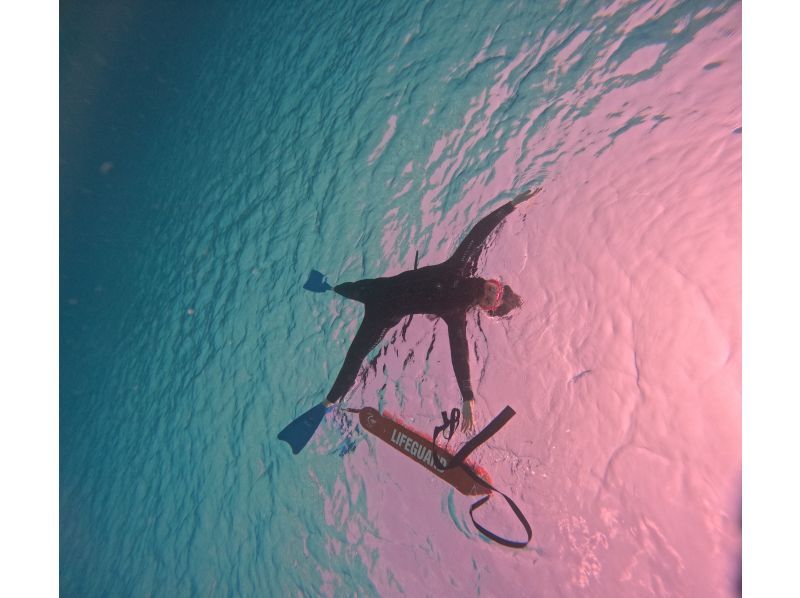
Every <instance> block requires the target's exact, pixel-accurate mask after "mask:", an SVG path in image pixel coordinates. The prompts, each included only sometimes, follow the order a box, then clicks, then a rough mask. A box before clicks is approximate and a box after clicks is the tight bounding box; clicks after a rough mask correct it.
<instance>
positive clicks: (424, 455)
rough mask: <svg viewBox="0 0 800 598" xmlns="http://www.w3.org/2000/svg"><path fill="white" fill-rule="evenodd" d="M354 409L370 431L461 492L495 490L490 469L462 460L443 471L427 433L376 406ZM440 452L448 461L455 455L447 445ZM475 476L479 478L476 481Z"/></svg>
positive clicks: (469, 494)
mask: <svg viewBox="0 0 800 598" xmlns="http://www.w3.org/2000/svg"><path fill="white" fill-rule="evenodd" d="M350 411H353V412H357V413H358V419H359V421H360V422H361V425H362V426H363V428H364V429H365V430H366V431H367V432H369V433H370V434H373V435H374V436H377V437H378V438H380V439H381V440H383V441H384V442H385V443H386V444H388V445H389V446H391V447H393V448H395V449H396V450H398V451H400V452H401V453H403V454H404V455H405V456H406V457H408V458H410V459H412V460H414V461H416V462H417V463H419V464H420V465H422V466H423V467H424V468H425V469H427V470H428V471H430V472H431V473H432V474H434V475H435V476H436V477H438V478H440V479H442V480H444V481H445V482H447V483H448V484H450V485H451V486H453V488H455V489H456V490H458V491H459V492H460V493H461V494H464V495H466V496H479V495H482V494H486V495H488V494H491V493H492V490H491V478H490V477H489V474H488V473H487V472H486V470H484V469H483V468H482V467H480V466H479V465H476V464H473V463H462V464H461V466H460V467H455V468H453V469H445V470H439V469H437V468H436V466H435V465H434V462H433V441H432V440H431V439H430V438H428V437H426V436H425V435H424V434H421V433H420V432H417V431H416V430H412V429H410V428H408V427H407V426H406V425H404V424H402V423H400V422H399V421H395V420H394V419H392V418H391V417H387V416H386V415H382V414H381V413H380V412H379V411H378V410H377V409H373V408H372V407H364V408H363V409H352V410H350ZM437 454H438V455H439V458H440V459H441V460H442V461H445V462H447V463H449V462H450V459H452V458H453V455H452V453H450V452H448V451H447V450H446V449H443V448H438V449H437ZM465 469H469V470H470V471H471V472H472V474H473V476H474V477H473V476H470V475H469V473H468V472H467V471H465ZM475 478H478V479H477V480H476V479H475ZM480 480H484V481H485V484H486V485H483V484H482V483H481V482H480Z"/></svg>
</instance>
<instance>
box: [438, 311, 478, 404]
mask: <svg viewBox="0 0 800 598" xmlns="http://www.w3.org/2000/svg"><path fill="white" fill-rule="evenodd" d="M444 321H445V322H446V323H447V334H448V336H449V338H450V358H451V359H452V361H453V371H454V372H455V375H456V382H458V388H459V390H460V391H461V397H462V398H463V399H464V400H465V401H472V400H474V399H475V395H474V394H473V392H472V384H471V383H470V381H469V345H468V344H467V314H466V312H461V313H459V314H457V315H453V316H448V317H445V318H444Z"/></svg>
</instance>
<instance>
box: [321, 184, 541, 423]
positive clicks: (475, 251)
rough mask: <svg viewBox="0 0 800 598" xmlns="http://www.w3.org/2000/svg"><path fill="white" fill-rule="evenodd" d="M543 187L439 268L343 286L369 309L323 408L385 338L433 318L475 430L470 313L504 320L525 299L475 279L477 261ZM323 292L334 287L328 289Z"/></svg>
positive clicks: (487, 221)
mask: <svg viewBox="0 0 800 598" xmlns="http://www.w3.org/2000/svg"><path fill="white" fill-rule="evenodd" d="M539 191H541V187H538V188H537V189H535V190H533V191H530V190H527V191H524V192H523V193H520V194H519V195H517V196H516V197H515V198H514V199H513V200H511V201H509V202H507V203H506V204H504V205H502V206H501V207H499V208H497V209H496V210H495V211H493V212H492V213H491V214H489V215H488V216H485V217H484V218H483V219H482V220H481V221H480V222H478V223H477V224H476V225H475V226H474V227H473V228H472V230H471V231H470V232H469V234H468V235H467V236H466V238H465V239H464V240H463V241H462V242H461V244H460V245H459V246H458V249H456V251H455V253H453V255H452V256H451V257H450V258H449V259H448V260H446V261H444V262H442V263H440V264H436V265H434V266H425V267H422V268H419V269H415V270H409V271H406V272H403V273H401V274H398V275H397V276H391V277H387V278H372V279H365V280H359V281H356V282H344V283H341V284H338V285H336V286H335V287H333V291H334V292H336V293H338V294H340V295H342V296H343V297H347V298H348V299H353V300H355V301H360V302H361V303H363V304H364V307H365V312H364V319H363V320H362V321H361V326H360V327H359V329H358V332H357V333H356V336H355V338H354V339H353V342H352V343H351V345H350V348H349V349H348V351H347V355H346V357H345V359H344V364H343V365H342V368H341V370H339V375H338V376H336V380H335V381H334V383H333V387H332V388H331V390H330V392H328V396H327V397H326V398H325V400H324V401H323V402H322V403H321V407H322V408H325V409H327V408H328V407H330V406H332V405H333V404H334V403H336V402H337V401H339V400H340V399H341V398H342V397H344V396H345V394H347V392H348V391H349V390H350V388H351V387H352V386H353V383H354V382H355V379H356V376H357V375H358V371H359V369H360V368H361V364H362V362H363V361H364V359H365V358H366V357H367V355H368V354H369V352H370V351H371V350H372V349H373V348H374V347H375V346H376V345H377V344H378V343H379V342H380V341H381V339H382V338H383V337H384V335H385V334H386V333H387V332H388V331H389V330H390V329H391V328H392V327H393V326H395V325H397V324H398V323H399V322H400V321H401V320H402V319H403V318H404V317H405V316H408V315H412V314H430V315H433V316H436V317H439V318H441V319H443V320H444V321H445V323H446V324H447V331H448V336H449V339H450V356H451V360H452V362H453V370H454V371H455V375H456V381H457V382H458V388H459V390H460V391H461V397H462V399H463V407H462V411H463V417H462V430H464V431H469V430H472V429H473V417H472V403H473V401H474V400H475V394H474V393H473V391H472V385H471V383H470V374H469V358H468V354H469V351H468V345H467V334H466V329H467V317H466V316H467V311H468V310H470V309H472V308H475V307H477V308H480V309H482V310H484V311H485V312H486V313H487V314H488V315H490V316H492V317H501V316H504V315H506V314H507V313H509V312H510V311H511V310H513V309H515V308H517V307H519V306H520V305H521V304H522V300H521V298H520V297H519V295H517V294H516V293H514V291H513V290H512V289H511V287H509V286H508V285H507V284H502V283H501V282H500V281H498V280H495V279H484V278H480V277H478V276H476V275H475V274H476V269H477V263H478V257H479V256H480V253H481V250H482V249H483V243H484V242H485V241H486V238H487V237H488V236H489V234H490V233H491V232H492V230H494V229H495V227H497V225H498V224H500V222H502V220H503V219H504V218H505V217H506V216H507V215H508V214H510V213H511V212H512V211H513V210H514V208H515V207H516V206H517V205H519V204H520V203H522V202H523V201H526V200H528V199H530V198H531V197H533V196H534V195H536V194H537V193H539ZM323 284H324V285H325V286H324V287H322V289H321V290H325V289H327V288H330V287H329V286H328V285H327V284H325V283H323Z"/></svg>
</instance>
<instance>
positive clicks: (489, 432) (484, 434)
mask: <svg viewBox="0 0 800 598" xmlns="http://www.w3.org/2000/svg"><path fill="white" fill-rule="evenodd" d="M460 415H461V413H460V412H459V410H458V409H453V410H452V411H451V412H450V417H447V412H446V411H442V419H443V420H444V422H443V423H442V425H441V426H436V428H434V431H433V462H434V464H435V465H436V467H437V468H439V469H453V468H455V467H460V468H461V469H462V470H464V471H465V472H466V473H467V475H469V477H471V478H472V479H473V480H474V481H475V482H477V483H478V484H480V485H481V486H483V487H484V488H488V489H489V490H492V491H494V492H497V493H498V494H499V495H500V496H502V497H503V498H505V499H506V502H507V503H508V506H510V507H511V510H512V511H514V514H515V515H516V516H517V519H519V521H520V523H522V526H523V527H524V528H525V533H526V534H527V535H528V539H527V540H526V541H524V542H520V541H516V540H507V539H505V538H503V537H501V536H498V535H497V534H495V533H494V532H491V531H489V530H488V529H486V528H485V527H483V526H482V525H481V524H480V523H478V522H477V521H475V516H474V515H473V513H474V512H475V511H476V510H477V509H478V508H479V507H482V506H483V505H484V504H486V502H487V501H488V500H489V498H491V495H487V496H484V497H483V498H481V499H479V500H477V501H476V502H474V503H473V504H472V506H471V507H470V508H469V516H470V518H471V519H472V523H474V524H475V527H476V528H477V529H478V531H479V532H481V533H482V534H483V535H484V536H486V537H487V538H489V539H490V540H494V541H495V542H497V543H498V544H502V545H503V546H508V547H509V548H524V547H525V546H527V545H528V544H529V543H530V541H531V539H532V538H533V530H532V529H531V526H530V524H529V523H528V520H527V519H525V515H523V514H522V511H521V510H520V508H519V507H518V506H517V504H516V503H515V502H514V501H513V500H512V499H511V498H510V497H509V496H508V495H506V494H505V493H504V492H501V491H500V490H498V489H497V488H495V487H494V486H492V485H491V484H490V483H489V482H487V481H486V480H484V479H482V478H480V477H478V476H477V475H476V474H475V472H474V471H472V469H471V468H470V467H466V466H465V465H464V460H465V459H466V458H467V457H468V456H469V455H470V453H472V451H474V450H475V449H476V448H478V447H479V446H480V445H481V444H483V443H484V442H486V441H487V440H489V438H491V437H492V436H494V435H495V434H496V433H497V432H498V431H500V428H502V427H503V426H505V425H506V424H507V423H508V420H510V419H511V418H512V417H514V415H516V412H515V411H514V410H513V409H512V408H511V407H509V406H506V408H505V409H503V411H501V412H500V415H498V416H497V417H495V418H494V419H493V420H492V421H491V422H489V425H487V426H486V427H485V428H484V429H483V430H481V431H480V432H478V433H477V434H476V435H475V436H474V437H472V438H471V439H469V440H468V441H467V442H466V443H465V444H464V446H462V447H461V449H459V451H458V452H457V453H456V454H455V456H453V458H452V459H451V460H450V463H448V464H447V465H445V464H444V463H443V462H442V461H441V460H440V459H439V456H438V455H437V454H436V438H437V437H438V436H439V434H442V435H443V436H444V437H445V438H450V436H452V434H453V429H454V428H455V426H456V425H457V424H458V420H459V419H460ZM445 429H448V433H447V434H444V430H445Z"/></svg>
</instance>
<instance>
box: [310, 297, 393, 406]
mask: <svg viewBox="0 0 800 598" xmlns="http://www.w3.org/2000/svg"><path fill="white" fill-rule="evenodd" d="M344 284H356V283H344ZM339 286H341V285H339ZM337 292H338V291H337ZM345 296H347V295H345ZM351 298H352V297H351ZM356 300H357V301H360V299H356ZM370 311H371V310H370V309H369V308H367V311H366V313H365V314H364V319H363V320H362V322H361V326H359V328H358V332H356V336H355V338H354V339H353V342H352V343H351V344H350V348H349V349H348V350H347V355H346V356H345V358H344V363H343V364H342V368H341V369H340V370H339V375H338V376H336V380H335V381H334V383H333V387H331V390H330V392H328V396H327V397H325V400H326V401H328V402H329V403H335V402H336V401H338V400H339V399H341V398H342V397H343V396H344V395H346V394H347V391H349V390H350V388H351V387H352V386H353V383H354V382H355V379H356V376H357V375H358V370H359V369H360V368H361V364H362V363H363V361H364V359H365V358H366V357H367V355H369V352H370V351H372V349H374V348H375V345H377V344H378V343H379V342H381V339H382V338H383V337H384V335H385V334H386V333H387V332H388V331H389V330H390V329H391V328H392V326H394V325H395V324H397V323H398V322H399V321H400V320H399V319H398V318H392V317H389V316H385V315H375V314H374V313H370Z"/></svg>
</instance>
